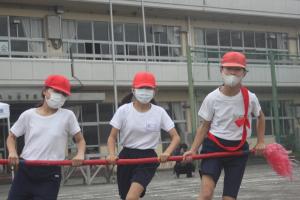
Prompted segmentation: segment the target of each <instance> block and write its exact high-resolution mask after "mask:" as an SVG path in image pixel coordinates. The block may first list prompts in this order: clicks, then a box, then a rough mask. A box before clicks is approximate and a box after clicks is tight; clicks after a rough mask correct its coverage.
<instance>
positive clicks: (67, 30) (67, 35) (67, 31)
mask: <svg viewBox="0 0 300 200" xmlns="http://www.w3.org/2000/svg"><path fill="white" fill-rule="evenodd" d="M62 30H63V38H64V39H75V38H76V24H75V21H70V20H68V21H67V20H65V21H63V22H62Z"/></svg>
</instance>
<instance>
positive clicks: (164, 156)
mask: <svg viewBox="0 0 300 200" xmlns="http://www.w3.org/2000/svg"><path fill="white" fill-rule="evenodd" d="M169 157H170V153H167V152H164V153H162V154H160V156H159V161H160V162H162V163H164V162H167V161H168V158H169Z"/></svg>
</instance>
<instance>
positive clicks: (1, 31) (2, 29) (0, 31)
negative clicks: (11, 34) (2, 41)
mask: <svg viewBox="0 0 300 200" xmlns="http://www.w3.org/2000/svg"><path fill="white" fill-rule="evenodd" d="M0 36H8V25H7V17H3V16H0Z"/></svg>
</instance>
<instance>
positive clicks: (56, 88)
mask: <svg viewBox="0 0 300 200" xmlns="http://www.w3.org/2000/svg"><path fill="white" fill-rule="evenodd" d="M50 88H53V89H55V90H58V91H60V92H63V93H65V94H66V95H67V96H70V95H71V92H69V91H66V90H62V89H61V88H58V87H55V86H51V87H50Z"/></svg>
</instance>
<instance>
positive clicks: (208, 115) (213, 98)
mask: <svg viewBox="0 0 300 200" xmlns="http://www.w3.org/2000/svg"><path fill="white" fill-rule="evenodd" d="M260 110H261V107H260V104H259V102H258V99H257V97H256V95H255V94H254V93H252V92H250V91H249V108H248V118H249V122H250V127H251V121H252V115H254V116H256V117H258V116H259V112H260ZM244 112H245V111H244V100H243V95H242V93H241V91H240V92H239V93H238V94H237V95H235V96H226V95H224V94H223V93H222V92H221V91H220V89H219V88H217V89H216V90H214V91H213V92H211V93H209V94H208V95H207V96H206V97H205V99H204V101H203V103H202V105H201V108H200V110H199V112H198V115H199V116H200V117H201V118H203V119H204V120H206V121H210V122H211V125H210V130H209V131H210V132H211V134H213V135H214V136H216V137H219V138H222V139H225V140H241V138H242V133H243V126H241V127H238V126H237V125H236V124H235V120H237V119H238V118H240V117H243V116H244ZM247 136H248V137H250V136H251V128H250V129H249V128H247Z"/></svg>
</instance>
